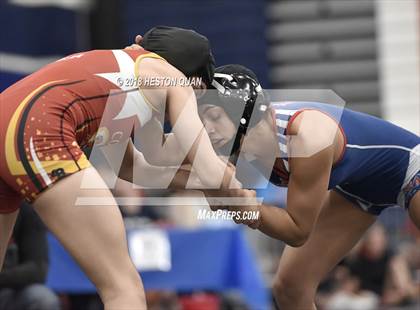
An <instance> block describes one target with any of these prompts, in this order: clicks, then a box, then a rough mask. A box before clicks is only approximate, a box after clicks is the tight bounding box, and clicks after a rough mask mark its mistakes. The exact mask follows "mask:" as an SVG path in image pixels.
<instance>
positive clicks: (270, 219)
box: [258, 205, 308, 247]
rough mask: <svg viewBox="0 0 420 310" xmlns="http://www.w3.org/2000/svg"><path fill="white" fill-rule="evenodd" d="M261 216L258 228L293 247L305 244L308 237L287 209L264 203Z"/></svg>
mask: <svg viewBox="0 0 420 310" xmlns="http://www.w3.org/2000/svg"><path fill="white" fill-rule="evenodd" d="M260 217H261V222H260V225H259V227H258V230H260V231H261V232H262V233H264V234H266V235H268V236H270V237H272V238H275V239H278V240H281V241H283V242H285V243H287V244H288V245H290V246H292V247H299V246H301V245H303V244H304V243H305V241H306V239H307V237H308V236H307V235H306V234H305V233H304V232H303V231H302V230H301V229H300V228H299V226H298V225H296V223H295V221H294V220H293V218H292V217H291V216H290V214H289V213H288V212H287V211H286V210H285V209H282V208H278V207H274V206H269V205H262V206H261V213H260Z"/></svg>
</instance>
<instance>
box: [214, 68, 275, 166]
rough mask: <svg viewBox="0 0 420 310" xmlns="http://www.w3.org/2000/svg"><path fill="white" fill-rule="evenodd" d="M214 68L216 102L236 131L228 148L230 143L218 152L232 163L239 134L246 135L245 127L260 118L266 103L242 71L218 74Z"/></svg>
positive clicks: (238, 141) (251, 80) (262, 95)
mask: <svg viewBox="0 0 420 310" xmlns="http://www.w3.org/2000/svg"><path fill="white" fill-rule="evenodd" d="M218 69H219V68H218ZM218 69H216V73H215V74H214V78H213V81H212V86H213V87H215V88H216V89H217V91H218V94H219V98H220V101H219V102H218V103H216V104H217V105H220V106H221V107H222V108H223V109H224V110H225V111H226V113H227V114H228V115H229V117H230V118H231V119H232V121H233V122H234V123H235V124H238V131H237V133H236V136H235V138H234V139H232V140H233V145H232V147H231V148H230V146H231V142H230V143H227V144H226V145H225V147H224V148H222V149H221V150H220V151H221V152H222V153H223V154H224V155H229V160H230V161H231V162H232V163H233V164H236V162H237V160H238V156H239V154H238V151H239V148H240V146H241V140H242V137H244V136H245V135H246V132H247V130H248V128H249V127H253V126H255V125H256V124H257V123H258V122H259V121H260V120H261V119H262V117H263V114H264V112H265V111H266V110H267V107H268V105H267V101H266V98H265V96H264V93H263V90H262V88H261V85H260V84H259V83H258V81H257V80H256V78H253V77H252V76H250V75H249V74H246V73H242V72H241V73H231V74H227V73H220V72H217V71H218ZM241 112H242V113H241ZM253 112H254V115H252V114H253ZM251 116H253V117H252V118H251ZM232 140H231V141H232Z"/></svg>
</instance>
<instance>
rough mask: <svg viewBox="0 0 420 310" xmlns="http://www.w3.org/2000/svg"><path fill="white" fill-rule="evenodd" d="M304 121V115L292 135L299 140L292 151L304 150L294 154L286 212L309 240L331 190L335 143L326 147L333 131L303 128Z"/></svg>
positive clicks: (318, 127)
mask: <svg viewBox="0 0 420 310" xmlns="http://www.w3.org/2000/svg"><path fill="white" fill-rule="evenodd" d="M308 112H309V111H308ZM305 113H306V112H305ZM304 118H305V116H304V115H302V117H301V118H300V120H298V122H297V123H296V124H295V125H294V126H292V128H291V132H290V134H292V136H293V137H294V139H295V143H294V144H292V145H291V146H290V148H298V147H299V148H301V150H297V149H295V150H294V152H292V153H294V154H295V156H294V157H292V158H290V159H289V161H290V171H291V173H290V180H289V185H288V193H287V208H286V209H287V212H288V213H289V214H290V216H291V217H292V218H293V220H294V222H295V223H296V225H297V226H298V227H299V228H300V230H301V232H302V235H304V236H305V237H307V236H309V234H310V232H311V231H312V229H313V225H314V224H315V221H316V219H317V217H318V214H319V211H320V209H321V206H322V203H323V200H324V198H325V195H326V193H327V190H328V183H329V178H330V174H331V168H332V165H333V157H334V149H333V143H332V142H331V143H327V144H329V145H326V142H327V141H328V140H329V139H330V138H331V133H330V132H329V131H330V130H331V127H330V126H329V125H328V124H327V125H322V124H319V123H318V124H316V123H315V124H313V125H311V124H308V125H307V126H302V120H303V119H304ZM313 127H317V128H316V129H314V128H313Z"/></svg>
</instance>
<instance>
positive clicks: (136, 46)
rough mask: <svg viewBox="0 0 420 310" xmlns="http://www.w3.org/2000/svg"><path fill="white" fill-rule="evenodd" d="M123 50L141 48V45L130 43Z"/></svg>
mask: <svg viewBox="0 0 420 310" xmlns="http://www.w3.org/2000/svg"><path fill="white" fill-rule="evenodd" d="M124 49H125V50H141V49H142V47H141V46H140V45H138V44H131V45H130V46H126V47H125V48H124Z"/></svg>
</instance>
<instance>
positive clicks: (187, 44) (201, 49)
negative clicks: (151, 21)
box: [140, 26, 215, 87]
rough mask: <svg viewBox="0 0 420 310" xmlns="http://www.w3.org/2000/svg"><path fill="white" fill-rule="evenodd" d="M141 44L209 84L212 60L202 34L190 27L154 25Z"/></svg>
mask: <svg viewBox="0 0 420 310" xmlns="http://www.w3.org/2000/svg"><path fill="white" fill-rule="evenodd" d="M140 45H141V46H142V47H143V48H144V49H146V50H148V51H150V52H154V53H156V54H158V55H159V56H162V57H163V58H165V60H167V61H168V62H169V63H170V64H171V65H173V66H174V67H175V68H177V69H178V70H180V71H181V72H182V73H184V74H185V76H186V77H193V76H197V77H201V78H202V79H203V82H204V83H206V84H207V87H209V86H210V84H211V82H212V80H213V74H214V68H215V61H214V58H213V55H212V53H211V48H210V42H209V40H208V39H207V38H206V37H205V36H203V35H201V34H199V33H197V32H195V31H194V30H190V29H183V28H178V27H168V26H157V27H154V28H152V29H150V30H149V31H148V32H146V34H145V35H144V36H143V40H142V41H141V43H140Z"/></svg>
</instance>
